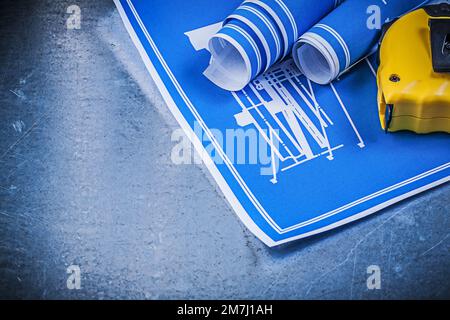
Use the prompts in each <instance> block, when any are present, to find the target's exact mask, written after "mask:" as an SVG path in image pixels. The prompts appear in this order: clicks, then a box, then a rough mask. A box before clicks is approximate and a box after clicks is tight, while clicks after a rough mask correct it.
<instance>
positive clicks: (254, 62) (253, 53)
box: [221, 21, 262, 78]
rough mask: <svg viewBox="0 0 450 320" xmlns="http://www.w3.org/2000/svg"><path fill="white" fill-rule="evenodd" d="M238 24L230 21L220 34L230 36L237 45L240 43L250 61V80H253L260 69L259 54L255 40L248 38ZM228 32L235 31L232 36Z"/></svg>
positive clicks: (247, 34)
mask: <svg viewBox="0 0 450 320" xmlns="http://www.w3.org/2000/svg"><path fill="white" fill-rule="evenodd" d="M238 24H239V23H238V21H232V22H230V23H228V24H227V25H226V26H225V27H223V28H222V30H221V33H228V34H229V35H230V36H232V37H234V38H235V39H237V40H238V42H239V43H241V45H242V47H243V48H244V50H245V52H247V54H248V57H249V59H250V63H251V78H254V77H256V76H257V75H258V74H259V72H260V71H261V67H262V59H261V55H260V54H261V53H260V51H259V48H258V45H257V44H256V42H255V40H254V39H253V38H252V37H251V36H250V34H249V33H248V32H247V30H245V29H244V28H242V26H239V25H238ZM228 30H232V31H235V33H234V34H233V32H227V31H228ZM249 46H250V47H249ZM250 48H251V50H250Z"/></svg>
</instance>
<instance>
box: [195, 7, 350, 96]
mask: <svg viewBox="0 0 450 320" xmlns="http://www.w3.org/2000/svg"><path fill="white" fill-rule="evenodd" d="M342 1H343V0H320V1H317V0H246V1H244V2H243V3H242V4H241V6H239V8H238V9H237V10H236V11H235V12H234V13H233V14H232V15H230V16H229V17H228V18H227V19H226V20H225V21H224V24H223V27H222V29H221V30H220V31H219V32H218V33H217V34H216V35H214V36H213V37H212V38H211V39H210V41H209V51H210V52H211V60H210V64H209V66H208V68H207V69H206V70H205V72H204V75H205V76H206V77H207V78H208V79H210V80H211V81H212V82H213V83H215V84H216V85H218V86H219V87H221V88H223V89H225V90H229V91H238V90H241V89H243V88H244V87H245V86H246V85H247V84H248V83H249V82H250V81H251V80H252V79H254V78H255V77H256V76H257V75H259V74H260V73H262V72H264V71H266V70H267V69H269V68H270V67H271V66H272V65H273V64H274V63H276V62H277V61H279V60H281V59H283V58H284V57H286V56H287V55H289V54H290V53H291V51H292V46H293V44H294V43H295V41H297V39H298V38H299V37H300V35H301V34H303V33H304V32H306V31H307V30H308V29H309V28H311V27H312V26H313V25H314V24H315V23H317V22H318V21H319V20H320V19H321V18H323V17H324V16H326V15H327V14H328V13H329V12H331V10H333V9H334V8H336V7H337V6H338V5H339V4H340V3H341V2H342Z"/></svg>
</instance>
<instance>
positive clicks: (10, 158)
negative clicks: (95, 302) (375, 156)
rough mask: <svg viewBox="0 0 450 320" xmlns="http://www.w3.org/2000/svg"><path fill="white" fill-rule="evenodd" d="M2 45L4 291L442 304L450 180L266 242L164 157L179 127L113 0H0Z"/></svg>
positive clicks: (191, 169) (448, 290)
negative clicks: (314, 231)
mask: <svg viewBox="0 0 450 320" xmlns="http://www.w3.org/2000/svg"><path fill="white" fill-rule="evenodd" d="M71 4H77V5H79V6H80V8H81V10H82V11H81V12H82V21H81V30H67V28H66V19H67V18H68V14H67V13H66V9H67V7H68V6H69V5H71ZM0 44H1V45H0V71H1V73H0V74H1V77H0V103H1V108H0V297H1V298H39V299H46V298H49V299H53V298H68V299H77V298H94V299H101V298H105V299H109V298H128V299H133V298H288V299H289V298H292V299H293V298H326V299H334V298H343V299H350V298H352V299H360V298H363V299H389V298H450V280H449V278H450V277H449V276H450V271H449V270H450V256H449V248H450V239H449V238H450V220H449V211H450V201H449V200H450V186H449V185H446V186H443V187H440V188H438V189H435V190H433V191H430V192H427V193H425V194H423V195H420V196H417V197H415V198H413V199H411V200H408V201H404V202H402V203H401V204H398V205H396V206H394V207H392V208H390V209H388V210H384V211H382V212H380V213H379V214H376V215H373V216H371V217H369V218H366V219H364V220H362V221H360V222H357V223H353V224H351V225H349V226H345V227H343V228H340V229H338V230H335V231H332V232H328V233H326V234H324V235H320V236H317V237H314V238H311V239H307V240H302V241H298V242H296V243H294V244H290V245H286V246H283V247H281V248H276V249H268V248H266V247H265V246H264V245H263V244H262V243H261V242H259V241H258V240H256V238H254V237H253V236H252V235H251V234H250V233H249V232H248V231H247V230H246V229H245V228H244V226H243V225H242V224H241V223H240V222H239V220H238V219H237V217H236V216H235V215H234V213H233V212H232V210H231V209H230V207H229V206H228V205H227V203H226V201H225V199H224V197H223V196H222V195H221V193H220V192H219V191H218V190H217V188H216V186H215V184H214V183H213V182H212V180H211V177H210V175H209V174H208V173H207V171H206V170H205V168H204V167H203V166H201V165H191V166H187V165H185V166H176V165H173V164H172V163H171V161H170V152H171V149H172V147H173V146H174V143H173V142H172V141H171V134H172V132H173V130H174V129H176V128H177V125H176V123H175V121H174V119H173V118H172V117H171V116H170V115H169V113H168V111H167V108H166V107H165V105H164V103H163V102H162V99H161V96H160V95H159V93H158V91H157V89H156V88H155V85H154V84H153V82H152V80H151V79H150V77H149V76H148V75H147V73H146V70H145V68H144V65H143V63H142V62H141V60H140V58H139V57H138V55H137V53H136V50H135V48H134V47H133V45H132V43H131V41H130V40H129V38H128V35H127V33H126V31H125V29H124V27H123V25H122V23H121V21H120V18H119V16H118V14H117V12H116V10H115V7H114V5H113V3H112V1H109V0H98V1H89V0H79V1H78V0H77V1H75V0H72V1H61V0H58V1H55V0H46V1H44V0H42V1H17V0H16V1H12V0H10V1H1V2H0ZM72 264H76V265H79V266H80V268H81V272H82V277H81V289H80V290H69V289H67V287H66V279H67V276H68V275H67V274H66V268H67V267H68V266H69V265H72ZM369 265H379V266H380V268H381V272H382V274H381V276H382V278H381V279H382V287H381V290H373V291H371V290H368V289H367V286H366V279H367V276H368V275H367V274H366V269H367V267H368V266H369Z"/></svg>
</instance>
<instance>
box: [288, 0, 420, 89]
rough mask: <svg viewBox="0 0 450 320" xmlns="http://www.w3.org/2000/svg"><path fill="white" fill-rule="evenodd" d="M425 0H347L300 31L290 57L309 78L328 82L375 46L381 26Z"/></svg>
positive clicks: (323, 82) (317, 81)
mask: <svg viewBox="0 0 450 320" xmlns="http://www.w3.org/2000/svg"><path fill="white" fill-rule="evenodd" d="M427 2H428V1H424V0H346V2H345V3H343V4H342V5H341V6H339V8H337V9H336V10H334V11H333V12H331V13H330V14H329V15H328V16H326V17H325V18H323V19H322V20H321V21H320V22H319V23H318V24H316V25H315V26H314V27H312V28H311V29H310V30H309V31H308V32H306V33H305V34H303V35H302V36H301V37H300V39H299V41H298V42H297V43H296V44H295V45H294V48H293V53H292V55H293V57H294V60H295V63H296V64H297V66H298V68H299V69H300V71H301V72H302V73H303V74H304V75H305V76H306V77H307V78H309V79H310V80H311V81H314V82H316V83H319V84H328V83H330V82H331V81H333V80H334V79H336V78H337V77H338V76H339V75H340V74H342V73H343V72H345V71H346V70H348V69H349V68H351V66H353V65H354V64H355V63H357V62H358V61H360V60H361V59H362V58H364V57H365V56H367V55H368V54H370V53H371V52H373V51H374V49H376V46H377V43H378V40H379V37H380V35H381V27H382V25H383V24H384V23H385V22H388V21H391V20H392V19H395V18H397V17H399V16H401V15H402V14H404V13H407V12H408V11H410V10H413V9H416V8H417V7H419V6H421V5H424V4H426V3H427Z"/></svg>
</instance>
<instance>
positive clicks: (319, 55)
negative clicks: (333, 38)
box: [293, 34, 339, 85]
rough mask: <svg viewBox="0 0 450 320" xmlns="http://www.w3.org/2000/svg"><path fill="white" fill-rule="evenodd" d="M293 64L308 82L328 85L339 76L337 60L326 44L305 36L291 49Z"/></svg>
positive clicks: (313, 36) (318, 39)
mask: <svg viewBox="0 0 450 320" xmlns="http://www.w3.org/2000/svg"><path fill="white" fill-rule="evenodd" d="M293 57H294V61H295V64H296V65H297V67H298V68H299V69H300V71H301V72H302V73H303V74H304V75H305V77H307V78H308V79H309V80H311V81H313V82H315V83H318V84H322V85H325V84H329V83H330V82H331V81H333V80H334V79H336V78H337V77H338V75H339V59H338V57H337V56H336V53H335V52H334V50H333V48H332V47H331V46H330V45H329V44H328V42H326V41H323V39H321V38H319V37H315V35H312V34H310V35H308V34H305V36H304V37H302V38H300V40H299V41H298V42H297V43H296V45H295V46H294V49H293Z"/></svg>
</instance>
